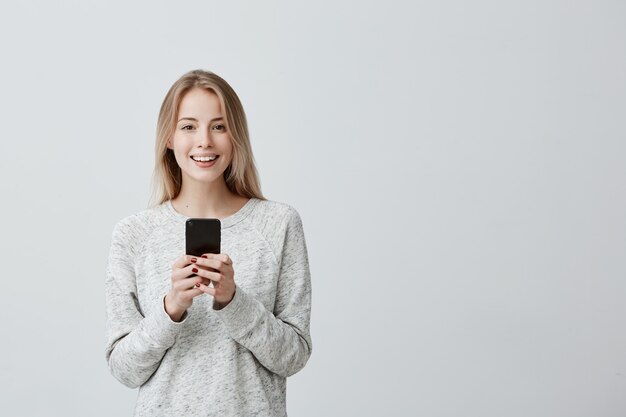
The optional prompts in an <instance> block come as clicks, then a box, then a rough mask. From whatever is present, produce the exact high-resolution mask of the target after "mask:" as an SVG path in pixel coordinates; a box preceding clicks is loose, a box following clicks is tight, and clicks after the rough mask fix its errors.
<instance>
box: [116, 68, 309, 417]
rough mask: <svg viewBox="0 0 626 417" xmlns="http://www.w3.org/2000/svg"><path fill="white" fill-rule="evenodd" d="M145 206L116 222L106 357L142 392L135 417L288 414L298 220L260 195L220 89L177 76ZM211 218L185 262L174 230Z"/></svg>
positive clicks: (302, 289)
mask: <svg viewBox="0 0 626 417" xmlns="http://www.w3.org/2000/svg"><path fill="white" fill-rule="evenodd" d="M154 184H155V186H156V187H155V190H156V192H155V194H154V196H153V197H154V200H153V204H152V205H151V206H150V207H149V208H147V209H145V210H143V211H140V212H139V213H136V214H133V215H130V216H127V217H125V218H123V219H121V220H120V221H119V222H118V223H117V224H116V225H115V227H114V229H113V234H112V241H111V249H110V254H109V259H108V266H107V274H106V282H105V291H106V297H105V298H106V314H107V320H106V330H107V332H106V337H107V341H106V349H105V355H106V360H107V362H108V365H109V369H110V371H111V373H112V374H113V376H114V377H115V378H116V379H118V380H119V381H120V382H121V383H122V384H124V385H126V386H128V387H131V388H136V387H138V388H139V393H138V397H137V403H136V407H135V414H134V415H135V416H150V417H155V416H168V417H173V416H221V417H223V416H252V415H255V416H286V415H287V413H286V397H285V396H286V378H287V377H288V376H290V375H293V374H295V373H296V372H298V371H299V370H301V369H302V368H303V367H304V366H305V364H306V363H307V361H308V359H309V357H310V355H311V349H312V344H311V336H310V334H309V321H310V311H311V279H310V272H309V262H308V255H307V248H306V243H305V239H304V231H303V227H302V221H301V219H300V216H299V214H298V212H297V211H296V210H295V209H294V208H293V207H291V206H290V205H288V204H286V203H281V202H276V201H271V200H267V199H266V198H264V197H263V195H262V194H261V190H260V186H259V181H258V176H257V170H256V168H255V164H254V157H253V155H252V150H251V146H250V141H249V137H248V127H247V122H246V117H245V113H244V111H243V108H242V105H241V102H240V101H239V98H238V97H237V95H236V94H235V92H234V91H233V89H232V88H231V87H230V85H228V83H227V82H226V81H224V80H223V79H222V78H220V77H219V76H217V75H216V74H214V73H212V72H208V71H202V70H195V71H190V72H188V73H187V74H184V75H183V76H182V77H181V78H180V79H178V80H177V81H176V82H175V83H174V85H172V87H171V88H170V90H169V91H168V93H167V95H166V96H165V99H164V101H163V104H162V106H161V110H160V113H159V118H158V124H157V138H156V163H155V171H154ZM191 217H202V218H217V219H220V221H221V228H222V231H221V233H222V236H221V239H222V242H221V250H222V253H220V254H204V255H203V256H201V257H200V256H197V257H194V256H190V255H188V254H185V222H186V220H187V219H188V218H191Z"/></svg>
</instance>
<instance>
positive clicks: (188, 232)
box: [185, 218, 222, 256]
mask: <svg viewBox="0 0 626 417" xmlns="http://www.w3.org/2000/svg"><path fill="white" fill-rule="evenodd" d="M221 240H222V224H221V223H220V221H219V219H203V218H191V219H187V222H186V223H185V246H186V248H185V251H186V252H185V253H186V254H187V255H194V256H201V255H202V254H203V253H220V252H221Z"/></svg>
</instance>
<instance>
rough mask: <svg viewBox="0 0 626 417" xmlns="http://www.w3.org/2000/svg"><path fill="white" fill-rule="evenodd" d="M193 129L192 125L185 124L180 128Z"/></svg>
mask: <svg viewBox="0 0 626 417" xmlns="http://www.w3.org/2000/svg"><path fill="white" fill-rule="evenodd" d="M191 129H193V126H192V125H184V126H182V127H181V128H180V130H191Z"/></svg>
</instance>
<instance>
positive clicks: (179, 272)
mask: <svg viewBox="0 0 626 417" xmlns="http://www.w3.org/2000/svg"><path fill="white" fill-rule="evenodd" d="M194 268H195V269H198V267H197V266H196V265H195V264H189V265H187V266H186V267H184V268H180V269H176V268H175V269H174V270H173V271H172V279H173V280H174V281H177V280H181V279H185V278H189V277H191V276H193V275H194V274H195V272H193V270H194Z"/></svg>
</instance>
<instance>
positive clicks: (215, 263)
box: [196, 258, 225, 271]
mask: <svg viewBox="0 0 626 417" xmlns="http://www.w3.org/2000/svg"><path fill="white" fill-rule="evenodd" d="M196 264H197V265H202V266H205V267H207V268H211V269H213V270H216V271H219V270H220V269H222V268H223V267H224V265H225V264H224V263H223V262H222V261H221V260H219V259H213V258H212V259H205V258H198V260H197V261H196Z"/></svg>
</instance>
